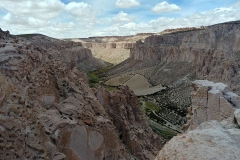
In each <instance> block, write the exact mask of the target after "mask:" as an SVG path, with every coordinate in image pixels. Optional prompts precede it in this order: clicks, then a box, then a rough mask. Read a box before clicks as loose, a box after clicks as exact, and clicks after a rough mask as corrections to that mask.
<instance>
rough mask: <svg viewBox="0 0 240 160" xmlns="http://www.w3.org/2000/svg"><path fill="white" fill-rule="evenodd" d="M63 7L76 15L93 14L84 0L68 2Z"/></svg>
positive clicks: (87, 15)
mask: <svg viewBox="0 0 240 160" xmlns="http://www.w3.org/2000/svg"><path fill="white" fill-rule="evenodd" d="M65 9H66V11H68V12H69V13H71V14H73V15H74V16H77V17H85V16H86V17H89V16H92V15H93V11H92V8H91V6H90V5H89V4H87V3H84V2H79V3H76V2H70V3H68V4H67V5H66V7H65Z"/></svg>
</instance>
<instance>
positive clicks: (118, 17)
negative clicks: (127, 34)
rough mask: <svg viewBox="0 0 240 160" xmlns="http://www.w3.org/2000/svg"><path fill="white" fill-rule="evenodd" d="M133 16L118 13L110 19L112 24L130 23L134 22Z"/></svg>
mask: <svg viewBox="0 0 240 160" xmlns="http://www.w3.org/2000/svg"><path fill="white" fill-rule="evenodd" d="M134 19H135V18H134V16H129V15H128V14H127V13H124V12H123V11H121V12H119V13H118V14H117V15H116V16H115V17H113V18H112V20H113V22H114V23H119V22H131V21H134Z"/></svg>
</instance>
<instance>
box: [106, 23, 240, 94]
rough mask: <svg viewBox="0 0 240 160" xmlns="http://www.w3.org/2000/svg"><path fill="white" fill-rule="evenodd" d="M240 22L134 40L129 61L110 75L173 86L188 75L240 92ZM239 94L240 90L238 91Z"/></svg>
mask: <svg viewBox="0 0 240 160" xmlns="http://www.w3.org/2000/svg"><path fill="white" fill-rule="evenodd" d="M239 24H240V21H235V22H228V23H223V24H216V25H212V26H207V27H205V28H203V29H200V30H189V31H181V32H173V33H169V34H163V35H153V36H150V37H148V38H146V39H145V41H144V42H142V41H137V42H136V45H135V47H134V48H132V49H131V52H130V58H129V59H128V60H126V61H124V62H123V63H121V64H119V65H118V66H116V67H115V68H113V70H111V71H109V73H108V74H109V75H110V74H111V75H115V74H117V75H119V74H122V73H126V72H128V73H132V72H134V73H139V74H141V75H143V76H145V77H146V78H147V79H148V80H149V81H150V83H151V84H152V85H158V84H163V85H172V84H173V83H175V82H177V81H179V80H180V79H183V78H184V77H185V76H186V75H189V74H190V73H196V76H197V77H198V79H209V80H213V81H221V82H223V83H225V84H228V85H229V86H230V87H231V88H232V89H234V90H237V91H238V90H239V83H238V82H239V79H240V74H239V73H240V72H239V69H240V68H239V58H240V56H239V53H240V45H239V42H240V25H239ZM239 91H240V90H239Z"/></svg>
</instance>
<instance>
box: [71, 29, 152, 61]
mask: <svg viewBox="0 0 240 160" xmlns="http://www.w3.org/2000/svg"><path fill="white" fill-rule="evenodd" d="M150 35H153V34H152V33H145V34H144V33H142V34H137V35H134V36H103V37H89V38H78V39H71V41H74V42H81V43H82V44H83V46H84V47H86V48H89V49H91V51H92V53H93V55H94V56H95V57H97V58H99V59H102V60H104V61H106V62H109V63H112V64H114V65H115V64H119V63H120V62H123V61H124V60H126V59H127V58H129V57H130V49H131V48H133V47H134V46H135V43H136V41H137V40H144V39H145V38H146V37H148V36H150ZM68 40H69V39H68Z"/></svg>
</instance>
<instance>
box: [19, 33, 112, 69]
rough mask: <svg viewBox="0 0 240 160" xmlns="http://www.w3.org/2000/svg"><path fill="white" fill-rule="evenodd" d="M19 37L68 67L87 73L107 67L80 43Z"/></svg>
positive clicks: (30, 36)
mask: <svg viewBox="0 0 240 160" xmlns="http://www.w3.org/2000/svg"><path fill="white" fill-rule="evenodd" d="M21 37H27V38H28V39H27V40H28V43H29V44H32V45H36V46H40V47H41V48H43V49H45V50H47V51H48V52H49V53H50V58H52V59H58V60H61V61H63V62H65V63H66V64H68V66H70V67H75V66H76V67H78V68H81V69H82V70H84V71H85V72H89V71H92V70H97V69H100V68H102V67H106V66H107V63H104V61H101V60H99V59H96V58H95V57H93V55H92V52H91V50H90V49H87V48H84V47H83V46H82V43H80V42H73V41H63V40H58V39H54V38H51V37H47V36H44V35H40V34H35V35H28V36H26V35H25V36H24V35H23V36H21Z"/></svg>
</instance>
